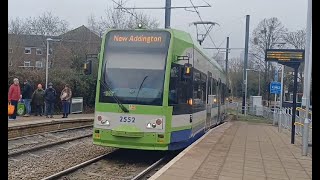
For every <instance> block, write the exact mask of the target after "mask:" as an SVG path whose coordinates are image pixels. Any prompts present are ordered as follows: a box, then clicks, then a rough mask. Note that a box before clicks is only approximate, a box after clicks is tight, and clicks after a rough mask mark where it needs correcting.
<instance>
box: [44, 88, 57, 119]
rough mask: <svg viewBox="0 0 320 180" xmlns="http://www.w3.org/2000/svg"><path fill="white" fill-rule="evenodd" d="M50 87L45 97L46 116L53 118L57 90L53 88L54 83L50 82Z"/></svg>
mask: <svg viewBox="0 0 320 180" xmlns="http://www.w3.org/2000/svg"><path fill="white" fill-rule="evenodd" d="M48 85H49V86H48V88H47V89H46V90H45V92H44V99H45V103H46V118H49V115H50V118H53V115H52V114H53V110H54V103H55V101H56V97H57V92H56V90H55V89H54V88H53V84H52V83H49V84H48Z"/></svg>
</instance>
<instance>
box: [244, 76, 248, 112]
mask: <svg viewBox="0 0 320 180" xmlns="http://www.w3.org/2000/svg"><path fill="white" fill-rule="evenodd" d="M245 86H246V89H245V91H244V96H245V104H244V116H246V115H247V91H248V71H247V70H246V80H245Z"/></svg>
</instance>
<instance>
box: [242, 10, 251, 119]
mask: <svg viewBox="0 0 320 180" xmlns="http://www.w3.org/2000/svg"><path fill="white" fill-rule="evenodd" d="M249 21H250V15H246V35H245V44H244V46H245V48H244V66H243V80H244V81H246V79H245V78H246V74H247V71H246V70H247V62H248V45H249ZM245 83H246V82H245ZM245 83H243V91H242V92H243V96H242V107H245V105H246V92H244V91H246V87H245ZM243 113H245V111H244V109H243V110H242V114H243Z"/></svg>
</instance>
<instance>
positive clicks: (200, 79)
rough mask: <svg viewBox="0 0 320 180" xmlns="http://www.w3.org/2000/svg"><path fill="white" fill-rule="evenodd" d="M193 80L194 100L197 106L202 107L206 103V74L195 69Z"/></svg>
mask: <svg viewBox="0 0 320 180" xmlns="http://www.w3.org/2000/svg"><path fill="white" fill-rule="evenodd" d="M193 76H194V79H193V99H194V104H195V105H199V104H200V105H202V104H204V103H205V102H206V81H207V76H206V75H205V74H204V73H201V72H200V71H198V70H196V69H194V74H193Z"/></svg>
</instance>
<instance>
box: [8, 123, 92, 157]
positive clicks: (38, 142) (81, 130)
mask: <svg viewBox="0 0 320 180" xmlns="http://www.w3.org/2000/svg"><path fill="white" fill-rule="evenodd" d="M90 136H92V126H82V127H77V128H69V129H64V130H58V131H51V132H46V133H40V134H36V135H28V136H23V137H19V138H13V139H9V140H8V158H9V157H13V156H18V155H21V154H23V153H26V152H32V151H36V150H40V149H45V148H49V147H52V146H55V145H59V144H63V143H67V142H71V141H74V140H77V139H81V138H86V137H90Z"/></svg>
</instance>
